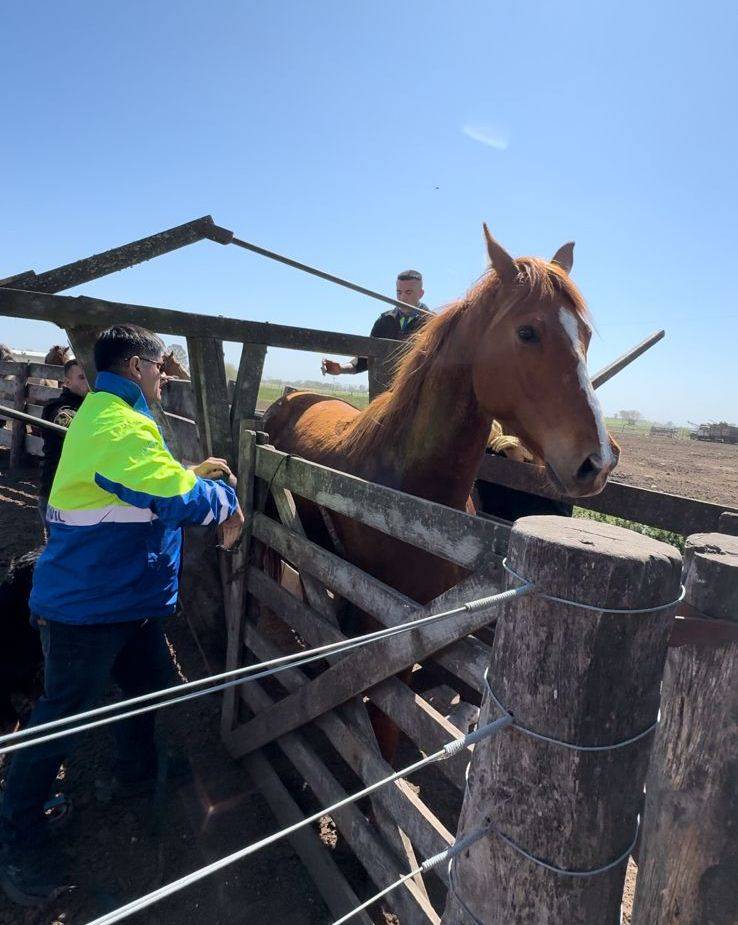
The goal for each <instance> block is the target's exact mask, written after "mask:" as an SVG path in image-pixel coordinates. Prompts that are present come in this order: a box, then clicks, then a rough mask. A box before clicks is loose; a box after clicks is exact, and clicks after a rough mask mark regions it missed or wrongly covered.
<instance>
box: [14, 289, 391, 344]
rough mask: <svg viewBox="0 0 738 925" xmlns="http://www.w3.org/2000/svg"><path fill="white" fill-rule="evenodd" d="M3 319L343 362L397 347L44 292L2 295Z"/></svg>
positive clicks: (375, 340) (344, 336)
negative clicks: (139, 332)
mask: <svg viewBox="0 0 738 925" xmlns="http://www.w3.org/2000/svg"><path fill="white" fill-rule="evenodd" d="M0 315H7V316H9V317H13V318H35V319H36V320H38V321H51V322H53V323H54V324H59V325H61V326H62V327H69V326H70V325H72V326H74V325H75V324H78V323H79V319H80V318H84V320H85V323H87V324H90V325H92V326H95V327H97V328H106V327H109V326H110V325H111V324H117V323H120V322H121V321H135V322H136V324H140V325H142V326H143V327H145V328H148V329H149V330H150V331H157V332H158V333H159V334H179V335H184V336H187V337H217V338H218V339H220V340H226V341H237V342H240V343H251V344H266V345H267V346H270V347H287V348H289V349H291V350H308V351H310V352H313V353H321V352H324V351H325V352H329V353H336V354H338V355H343V356H353V355H356V354H359V353H360V354H361V355H362V356H384V355H386V354H387V353H388V352H389V351H392V350H394V349H396V347H397V341H394V340H387V339H385V338H380V337H363V336H361V335H359V334H341V333H339V332H337V331H318V330H315V329H313V328H296V327H290V326H288V325H284V324H268V323H266V322H262V321H242V320H240V319H238V318H225V317H223V316H222V315H200V314H194V313H191V312H183V311H177V310H173V309H167V308H152V307H150V306H146V305H131V304H127V303H125V302H106V301H104V300H103V299H90V298H87V297H85V296H76V297H73V296H61V295H50V294H47V293H44V292H23V291H20V290H17V289H0Z"/></svg>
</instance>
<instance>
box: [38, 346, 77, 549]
mask: <svg viewBox="0 0 738 925" xmlns="http://www.w3.org/2000/svg"><path fill="white" fill-rule="evenodd" d="M62 385H63V387H62V393H61V395H60V396H59V397H58V398H55V399H54V400H53V401H50V402H49V403H48V405H46V407H45V408H44V410H43V411H42V412H41V417H42V418H43V419H44V420H45V421H52V422H53V423H54V424H61V425H62V427H69V425H70V423H71V422H72V418H73V417H74V416H75V414H76V413H77V411H78V410H79V406H80V405H81V404H82V401H83V399H84V397H85V395H87V393H88V392H89V391H90V385H89V383H88V381H87V376H85V371H84V370H83V369H82V367H81V366H80V365H79V363H78V362H77V361H76V360H75V359H71V360H67V362H66V363H65V364H64V382H63V384H62ZM63 443H64V437H63V436H62V435H61V434H58V433H56V432H55V431H53V430H48V429H47V428H44V456H43V459H42V461H41V485H40V488H39V493H38V510H39V514H40V515H41V522H42V523H43V526H44V531H45V530H46V507H47V505H48V503H49V495H50V493H51V483H52V482H53V481H54V476H55V475H56V467H57V466H58V465H59V457H60V456H61V451H62V444H63Z"/></svg>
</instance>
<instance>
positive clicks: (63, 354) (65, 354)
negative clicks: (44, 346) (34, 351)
mask: <svg viewBox="0 0 738 925" xmlns="http://www.w3.org/2000/svg"><path fill="white" fill-rule="evenodd" d="M71 356H72V349H71V347H64V346H62V345H61V344H56V345H55V346H53V347H52V348H51V350H49V352H48V353H47V354H46V356H45V357H44V363H48V364H49V366H64V364H65V363H66V362H67V360H69V359H71Z"/></svg>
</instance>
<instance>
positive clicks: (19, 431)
mask: <svg viewBox="0 0 738 925" xmlns="http://www.w3.org/2000/svg"><path fill="white" fill-rule="evenodd" d="M27 383H28V364H26V365H25V366H23V367H22V372H18V373H16V376H15V389H14V392H13V408H14V409H15V410H16V411H25V410H26V385H27ZM11 433H12V436H11V438H10V439H11V443H10V460H9V465H10V468H11V469H17V468H18V467H19V466H20V465H21V464H22V463H23V456H24V454H25V452H26V425H25V423H24V422H23V421H13V423H12V430H11Z"/></svg>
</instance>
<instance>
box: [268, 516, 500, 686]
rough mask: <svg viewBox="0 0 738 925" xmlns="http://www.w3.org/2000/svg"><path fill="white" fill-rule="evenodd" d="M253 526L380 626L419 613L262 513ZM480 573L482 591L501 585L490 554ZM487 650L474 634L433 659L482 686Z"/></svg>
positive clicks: (412, 604) (406, 601)
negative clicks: (471, 637)
mask: <svg viewBox="0 0 738 925" xmlns="http://www.w3.org/2000/svg"><path fill="white" fill-rule="evenodd" d="M254 529H255V535H256V536H258V538H259V539H260V540H262V542H265V543H266V544H267V545H269V546H271V547H272V548H273V549H276V550H277V552H279V554H280V555H281V556H282V557H283V558H284V559H286V560H287V561H289V562H292V563H293V564H294V565H295V566H296V567H297V568H298V569H299V570H300V571H302V572H307V573H309V574H311V575H314V576H315V577H316V578H319V579H320V581H321V582H322V583H323V584H324V585H326V586H327V587H329V588H330V589H331V590H332V591H335V592H337V593H338V594H340V595H341V597H344V598H346V599H347V600H349V601H351V602H352V603H353V604H355V605H356V606H357V607H359V608H360V609H361V610H364V611H366V612H367V613H369V614H371V615H372V616H373V617H375V618H376V619H377V620H379V622H380V623H381V624H382V625H384V626H394V625H395V624H397V623H402V622H404V621H405V620H409V619H411V618H412V616H413V615H418V613H419V611H418V605H417V604H416V602H415V601H413V600H411V598H409V597H406V596H405V595H404V594H401V593H400V592H399V591H395V590H394V588H389V587H388V586H387V585H384V584H382V582H381V581H378V580H377V579H376V578H372V577H371V576H370V575H367V574H366V573H365V572H362V571H361V569H359V568H357V567H356V566H355V565H352V564H351V563H349V562H346V561H344V560H343V559H341V558H339V557H338V556H335V555H333V553H330V552H327V551H326V550H324V549H321V548H320V547H319V546H316V545H315V544H314V543H311V542H310V541H309V540H306V539H304V538H303V537H299V536H297V535H296V534H294V533H290V531H288V530H286V529H285V528H284V527H282V526H281V525H280V524H276V523H275V522H274V521H273V520H270V519H269V518H268V517H265V516H264V515H263V514H257V515H256V516H255V525H254ZM480 577H481V579H482V582H483V583H484V586H485V587H486V588H487V590H486V591H484V593H485V594H491V593H494V592H495V591H498V590H499V589H500V588H501V587H502V567H501V565H500V562H499V561H498V560H497V559H495V558H492V559H490V561H489V562H488V563H487V564H486V566H485V567H484V569H481V570H480ZM449 593H450V592H449ZM494 619H495V616H494V614H492V615H489V616H488V619H487V622H491V621H493V620H494ZM479 625H480V626H481V625H484V624H479ZM486 655H487V651H486V647H485V646H484V644H483V643H481V642H479V641H478V640H476V639H474V640H472V639H461V640H459V641H457V642H455V643H454V644H453V645H449V647H448V648H447V649H444V650H443V651H442V652H438V653H436V655H435V657H434V658H435V661H437V662H438V663H439V664H440V665H443V667H444V668H447V669H448V670H449V671H451V672H452V673H453V674H455V675H457V676H458V677H459V678H461V679H462V680H463V681H465V682H466V683H467V684H469V685H470V686H471V687H474V688H476V689H477V690H479V691H481V690H482V689H483V684H482V680H481V677H482V675H481V673H482V671H483V670H484V667H486V662H485V657H486Z"/></svg>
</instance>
